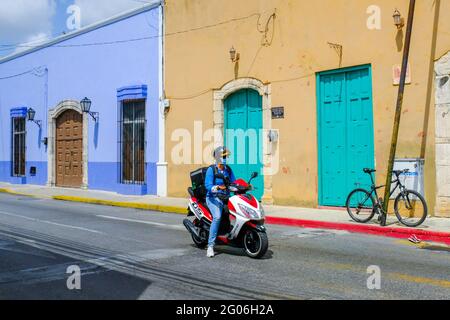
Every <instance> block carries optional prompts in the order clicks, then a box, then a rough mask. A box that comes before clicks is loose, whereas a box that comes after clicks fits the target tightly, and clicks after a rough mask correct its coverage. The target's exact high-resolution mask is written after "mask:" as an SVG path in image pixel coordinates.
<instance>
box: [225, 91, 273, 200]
mask: <svg viewBox="0 0 450 320" xmlns="http://www.w3.org/2000/svg"><path fill="white" fill-rule="evenodd" d="M224 129H225V133H224V138H225V144H226V145H227V147H228V148H229V149H230V150H231V152H232V155H231V157H230V166H231V168H232V169H233V171H234V173H235V176H236V177H237V178H243V179H245V180H248V179H249V178H250V176H251V174H252V172H257V173H258V174H259V176H258V177H257V178H256V179H254V180H253V181H252V185H253V186H254V187H255V190H254V191H253V192H252V193H253V195H254V196H255V197H256V198H257V199H258V200H261V199H262V197H263V195H264V176H263V174H264V170H263V167H264V165H263V108H262V97H261V96H260V95H259V93H258V92H257V91H255V90H252V89H241V90H239V91H236V92H234V93H232V94H231V95H229V96H228V97H227V98H226V99H225V101H224Z"/></svg>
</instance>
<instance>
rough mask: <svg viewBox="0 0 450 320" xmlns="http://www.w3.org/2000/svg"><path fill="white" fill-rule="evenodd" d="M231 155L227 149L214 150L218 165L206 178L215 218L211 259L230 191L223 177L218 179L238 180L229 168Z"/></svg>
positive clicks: (207, 201) (210, 207) (210, 169)
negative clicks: (225, 202) (225, 200)
mask: <svg viewBox="0 0 450 320" xmlns="http://www.w3.org/2000/svg"><path fill="white" fill-rule="evenodd" d="M229 155H230V151H229V150H228V149H227V148H226V147H219V148H217V149H216V150H214V153H213V157H214V159H215V162H216V163H215V165H214V166H211V167H209V169H208V170H207V172H206V177H205V187H206V190H207V195H206V204H207V205H208V208H209V210H210V212H211V215H212V216H213V221H212V224H211V229H210V232H209V239H208V251H207V254H206V255H207V257H209V258H212V257H214V245H215V244H216V238H217V234H218V232H219V227H220V220H221V218H222V212H223V208H224V205H225V204H224V202H223V200H221V198H223V196H227V195H229V191H228V190H227V188H226V186H225V181H224V180H223V179H222V178H221V177H217V175H223V177H224V178H226V179H228V180H229V182H230V183H233V182H234V181H235V180H236V178H235V176H234V173H233V171H232V170H231V168H230V167H229V166H227V158H228V157H229Z"/></svg>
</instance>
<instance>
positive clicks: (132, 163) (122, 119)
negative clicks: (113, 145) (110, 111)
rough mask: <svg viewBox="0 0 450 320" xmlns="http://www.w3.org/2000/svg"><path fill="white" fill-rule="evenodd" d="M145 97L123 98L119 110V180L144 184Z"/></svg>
mask: <svg viewBox="0 0 450 320" xmlns="http://www.w3.org/2000/svg"><path fill="white" fill-rule="evenodd" d="M146 123H147V121H146V118H145V99H139V100H124V101H122V102H121V103H120V112H119V126H118V127H119V157H120V170H119V181H120V183H123V184H140V185H143V184H145V173H146V172H145V171H146V170H145V149H146V144H147V142H146V139H145V128H146Z"/></svg>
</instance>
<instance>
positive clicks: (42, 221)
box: [0, 211, 105, 234]
mask: <svg viewBox="0 0 450 320" xmlns="http://www.w3.org/2000/svg"><path fill="white" fill-rule="evenodd" d="M0 214H3V215H6V216H10V217H16V218H21V219H25V220H30V221H34V222H40V223H46V224H50V225H54V226H58V227H64V228H70V229H76V230H82V231H87V232H92V233H97V234H105V233H103V232H101V231H97V230H92V229H87V228H83V227H75V226H70V225H67V224H62V223H56V222H53V221H47V220H40V219H36V218H30V217H26V216H21V215H18V214H14V213H11V212H5V211H0Z"/></svg>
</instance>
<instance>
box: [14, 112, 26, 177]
mask: <svg viewBox="0 0 450 320" xmlns="http://www.w3.org/2000/svg"><path fill="white" fill-rule="evenodd" d="M11 121H12V139H11V140H12V141H11V156H12V161H11V175H12V176H13V177H24V176H25V154H26V121H25V118H24V117H20V118H12V120H11Z"/></svg>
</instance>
